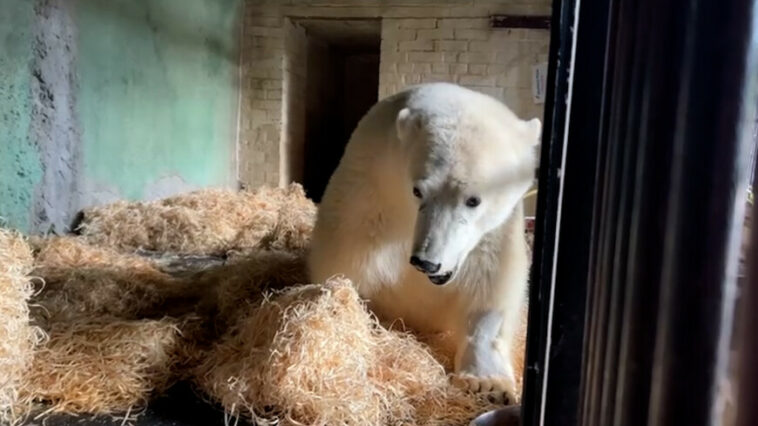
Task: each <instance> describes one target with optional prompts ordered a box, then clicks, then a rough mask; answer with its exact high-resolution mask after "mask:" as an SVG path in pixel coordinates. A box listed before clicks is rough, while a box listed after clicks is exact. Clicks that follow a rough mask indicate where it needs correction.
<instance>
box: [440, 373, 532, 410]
mask: <svg viewBox="0 0 758 426" xmlns="http://www.w3.org/2000/svg"><path fill="white" fill-rule="evenodd" d="M452 382H453V384H454V385H455V386H457V387H459V388H461V389H463V390H465V391H467V392H473V393H477V394H483V395H485V396H487V399H489V400H490V402H492V403H494V404H503V405H516V404H520V403H521V395H520V394H519V393H518V392H517V391H516V384H515V383H514V382H513V380H511V379H509V378H508V377H506V376H475V375H473V374H465V373H461V374H455V375H453V377H452Z"/></svg>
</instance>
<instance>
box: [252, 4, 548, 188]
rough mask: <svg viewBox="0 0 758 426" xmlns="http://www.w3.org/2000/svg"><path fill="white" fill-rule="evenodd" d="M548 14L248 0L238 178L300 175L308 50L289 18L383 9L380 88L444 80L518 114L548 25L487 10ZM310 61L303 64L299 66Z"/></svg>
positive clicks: (525, 7) (526, 102) (526, 113)
mask: <svg viewBox="0 0 758 426" xmlns="http://www.w3.org/2000/svg"><path fill="white" fill-rule="evenodd" d="M509 13H510V14H542V15H545V14H549V13H550V1H549V0H502V1H494V0H489V1H478V0H462V1H455V0H434V1H430V0H405V1H403V0H364V1H360V2H358V1H356V0H282V1H274V0H248V1H247V3H246V7H245V18H244V25H243V35H242V59H241V67H242V70H241V71H242V79H243V81H242V94H241V96H242V103H241V107H242V111H241V120H240V129H239V147H238V150H239V155H238V158H239V162H240V164H239V174H240V176H239V180H240V182H241V183H242V184H243V185H245V186H251V187H255V186H259V185H263V184H268V185H283V184H286V183H288V182H290V181H292V180H297V179H299V172H300V169H301V168H302V167H301V164H302V163H301V161H302V146H303V139H304V137H305V136H304V135H305V133H304V127H303V126H304V120H303V118H302V117H304V116H305V115H304V114H305V113H304V112H303V111H304V107H303V101H304V99H303V98H304V97H305V90H306V89H307V88H306V87H304V86H303V85H305V82H306V80H305V75H306V74H307V69H304V68H303V67H304V65H303V59H304V58H306V57H307V55H306V54H305V53H306V52H304V51H303V49H305V47H304V46H307V40H304V39H305V37H306V35H305V33H304V31H303V30H302V29H301V28H299V27H297V25H296V24H293V22H292V19H293V18H306V17H307V18H346V19H347V18H353V19H355V18H382V44H381V63H380V82H379V97H380V98H382V97H384V96H387V95H389V94H391V93H394V92H396V91H398V90H400V89H402V88H403V87H406V86H408V85H412V84H416V83H420V82H428V81H451V82H456V83H459V84H461V85H464V86H467V87H471V88H473V89H475V90H479V91H482V92H485V93H489V94H491V95H494V96H496V97H498V98H500V99H502V100H504V101H505V102H506V103H507V104H508V105H509V106H510V107H511V108H512V109H513V110H514V111H515V112H516V113H517V114H518V115H520V116H522V117H524V118H532V117H540V118H541V117H542V105H538V104H534V102H533V100H532V92H531V76H532V66H533V65H534V64H536V63H537V62H539V61H544V60H547V51H548V42H549V32H548V31H545V30H520V29H519V30H515V29H514V30H507V29H490V28H489V16H490V15H492V14H509ZM306 68H307V67H306Z"/></svg>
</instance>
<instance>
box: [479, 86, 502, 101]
mask: <svg viewBox="0 0 758 426" xmlns="http://www.w3.org/2000/svg"><path fill="white" fill-rule="evenodd" d="M476 90H477V91H479V92H482V93H484V94H486V95H490V96H492V97H494V98H496V99H501V100H502V99H503V89H502V88H501V87H476Z"/></svg>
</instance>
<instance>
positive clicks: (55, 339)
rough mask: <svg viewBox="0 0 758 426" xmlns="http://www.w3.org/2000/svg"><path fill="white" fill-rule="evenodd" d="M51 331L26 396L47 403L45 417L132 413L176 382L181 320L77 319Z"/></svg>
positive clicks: (29, 375) (29, 379)
mask: <svg viewBox="0 0 758 426" xmlns="http://www.w3.org/2000/svg"><path fill="white" fill-rule="evenodd" d="M48 333H49V336H50V341H49V342H48V343H47V344H46V345H44V346H43V347H41V348H40V349H39V350H38V351H37V352H36V354H35V356H34V362H33V365H32V368H31V369H30V370H29V372H28V373H27V376H26V383H25V386H24V388H23V389H22V398H25V399H27V400H28V401H29V402H30V403H31V402H37V403H45V404H46V410H45V414H48V413H59V412H64V413H92V414H112V413H129V411H131V410H135V409H139V408H140V407H144V406H145V405H146V404H147V402H148V400H149V398H150V397H151V396H153V395H154V394H157V393H160V391H161V390H164V389H166V387H167V386H168V385H169V384H171V383H172V381H173V380H174V379H175V378H176V375H175V372H174V368H173V367H174V366H175V365H176V364H177V363H178V362H179V359H180V358H179V357H178V356H177V354H179V353H180V346H181V345H182V343H183V341H182V339H181V338H180V336H181V332H180V328H179V322H178V321H176V320H172V319H168V318H167V319H162V320H141V321H122V320H107V319H103V320H100V321H93V322H82V321H75V322H70V323H56V324H54V325H52V326H51V327H50V329H49V331H48ZM127 416H128V415H127Z"/></svg>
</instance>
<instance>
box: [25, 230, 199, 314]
mask: <svg viewBox="0 0 758 426" xmlns="http://www.w3.org/2000/svg"><path fill="white" fill-rule="evenodd" d="M34 245H35V249H36V250H35V251H36V259H35V263H34V271H33V274H34V275H35V276H38V277H40V278H41V279H42V280H43V281H44V285H43V286H42V288H41V289H40V291H39V293H38V294H37V295H36V296H35V297H34V298H33V303H34V304H35V305H36V306H38V307H39V308H38V309H35V310H34V313H35V318H36V319H38V320H40V321H41V322H42V323H47V322H60V321H72V320H74V319H77V318H84V319H90V318H99V317H113V318H119V319H140V318H155V317H161V316H164V315H182V314H184V313H185V312H187V311H190V310H191V309H192V308H193V307H194V306H195V305H196V304H197V303H198V302H199V300H200V299H202V297H203V296H204V295H205V292H206V290H204V289H202V288H199V287H198V286H196V285H192V283H188V282H185V281H183V280H179V279H176V278H173V277H172V276H170V275H168V274H165V273H163V272H161V271H160V270H158V269H157V268H156V267H155V265H154V264H153V263H152V262H151V261H149V260H147V259H144V258H141V257H139V256H136V255H131V254H124V253H119V252H116V251H113V250H110V249H107V248H100V247H94V246H90V245H88V244H86V243H85V242H83V241H82V240H81V239H77V238H73V237H53V238H49V239H44V240H35V242H34Z"/></svg>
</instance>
